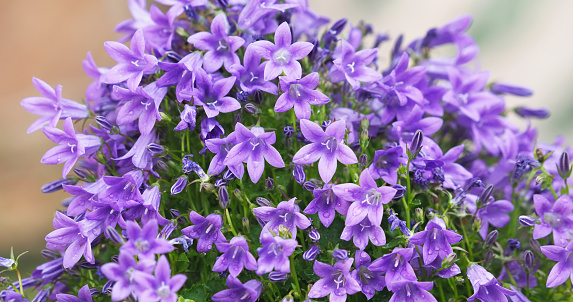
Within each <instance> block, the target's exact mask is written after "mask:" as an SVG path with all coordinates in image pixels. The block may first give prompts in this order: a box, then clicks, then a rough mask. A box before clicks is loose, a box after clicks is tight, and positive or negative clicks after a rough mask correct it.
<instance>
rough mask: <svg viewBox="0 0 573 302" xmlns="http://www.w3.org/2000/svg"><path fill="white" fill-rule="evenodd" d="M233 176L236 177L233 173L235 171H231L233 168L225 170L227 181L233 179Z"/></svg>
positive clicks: (224, 177) (224, 175) (224, 174)
mask: <svg viewBox="0 0 573 302" xmlns="http://www.w3.org/2000/svg"><path fill="white" fill-rule="evenodd" d="M233 178H235V174H233V172H231V170H227V171H225V173H223V179H224V180H226V181H229V180H232V179H233Z"/></svg>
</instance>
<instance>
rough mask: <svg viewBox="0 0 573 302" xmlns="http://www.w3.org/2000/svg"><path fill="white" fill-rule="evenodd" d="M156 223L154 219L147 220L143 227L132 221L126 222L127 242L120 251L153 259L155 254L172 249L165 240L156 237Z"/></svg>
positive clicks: (140, 257)
mask: <svg viewBox="0 0 573 302" xmlns="http://www.w3.org/2000/svg"><path fill="white" fill-rule="evenodd" d="M157 233H158V225H157V221H156V220H151V221H149V222H148V223H147V224H146V225H144V226H143V228H140V227H139V225H138V224H137V223H136V222H134V221H128V222H127V238H129V240H127V242H126V243H125V244H124V245H123V246H122V247H121V248H120V251H122V252H124V253H127V254H129V255H137V256H138V258H139V259H155V255H156V254H165V253H169V252H171V251H172V250H173V245H171V244H170V243H169V242H167V240H165V239H163V238H157Z"/></svg>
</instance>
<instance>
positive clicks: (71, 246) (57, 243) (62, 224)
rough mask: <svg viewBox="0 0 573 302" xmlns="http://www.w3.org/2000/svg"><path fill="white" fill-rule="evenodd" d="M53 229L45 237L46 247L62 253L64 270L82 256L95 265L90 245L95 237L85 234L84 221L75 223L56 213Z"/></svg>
mask: <svg viewBox="0 0 573 302" xmlns="http://www.w3.org/2000/svg"><path fill="white" fill-rule="evenodd" d="M53 224H54V229H55V230H53V231H52V232H50V233H49V234H48V235H46V238H45V239H46V247H47V248H48V249H50V250H56V251H63V250H65V253H64V254H63V255H64V262H63V266H64V268H72V267H73V266H74V265H75V264H76V263H78V261H79V260H80V258H81V257H82V255H83V256H84V258H85V259H86V260H87V261H88V262H89V263H92V264H93V263H95V258H94V255H93V252H92V248H91V243H92V241H93V240H94V239H95V236H90V234H89V233H88V232H86V230H85V229H86V228H85V226H86V223H85V220H82V221H80V222H77V221H75V220H73V219H71V218H70V217H68V216H66V215H64V214H62V213H60V212H56V217H55V218H54V223H53Z"/></svg>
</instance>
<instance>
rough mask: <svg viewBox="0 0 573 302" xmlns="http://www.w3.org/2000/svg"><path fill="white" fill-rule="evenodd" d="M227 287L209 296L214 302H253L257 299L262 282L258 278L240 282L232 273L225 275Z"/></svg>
mask: <svg viewBox="0 0 573 302" xmlns="http://www.w3.org/2000/svg"><path fill="white" fill-rule="evenodd" d="M227 287H228V289H225V290H222V291H220V292H218V293H216V294H214V295H213V297H211V299H213V301H215V302H235V301H241V302H255V301H257V300H258V299H259V296H260V295H261V291H262V289H263V284H262V283H261V282H260V281H259V280H250V281H247V282H245V284H242V283H241V281H240V280H239V279H237V278H236V277H234V276H233V275H229V277H227Z"/></svg>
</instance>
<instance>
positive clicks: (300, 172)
mask: <svg viewBox="0 0 573 302" xmlns="http://www.w3.org/2000/svg"><path fill="white" fill-rule="evenodd" d="M292 175H293V176H294V180H295V181H296V182H297V183H299V184H301V185H302V184H303V183H304V182H305V181H306V174H305V173H304V168H303V167H302V165H296V164H295V165H294V168H293V170H292Z"/></svg>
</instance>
